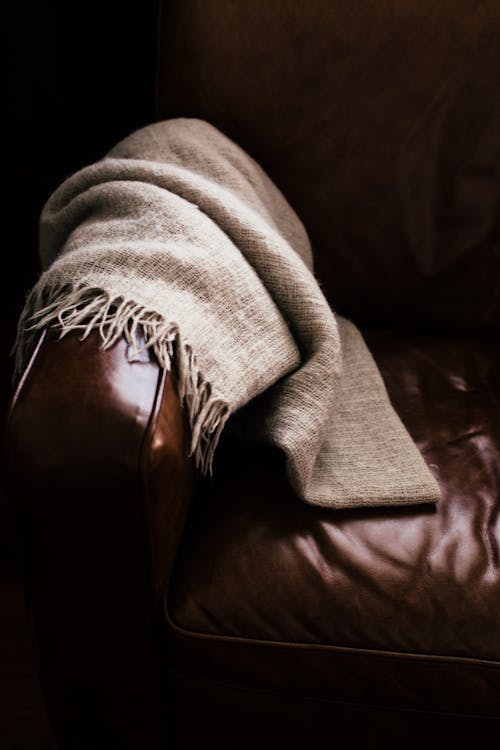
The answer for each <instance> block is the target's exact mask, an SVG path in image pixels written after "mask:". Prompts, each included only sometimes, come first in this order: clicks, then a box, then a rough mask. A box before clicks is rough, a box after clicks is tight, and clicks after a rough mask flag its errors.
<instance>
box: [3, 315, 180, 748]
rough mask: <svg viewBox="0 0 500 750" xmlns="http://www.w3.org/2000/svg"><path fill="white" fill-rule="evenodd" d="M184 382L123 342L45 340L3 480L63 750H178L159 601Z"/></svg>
mask: <svg viewBox="0 0 500 750" xmlns="http://www.w3.org/2000/svg"><path fill="white" fill-rule="evenodd" d="M187 438H188V429H187V425H186V421H185V417H184V413H183V410H182V408H181V405H180V402H179V398H178V394H177V389H176V385H175V379H174V376H173V375H171V374H170V373H165V371H163V370H161V368H159V367H158V365H157V363H156V362H155V360H154V359H153V358H152V356H151V355H150V354H149V352H147V351H145V352H143V353H142V354H141V355H140V360H139V361H133V362H130V361H129V360H128V358H127V343H126V342H125V340H121V341H119V342H118V343H117V344H116V345H115V346H114V347H113V348H112V349H110V350H108V351H105V352H103V351H101V350H100V348H99V341H98V334H97V333H92V334H91V335H90V336H89V337H88V338H87V339H85V340H84V341H80V340H78V337H77V336H76V335H74V334H71V335H68V336H66V337H65V338H63V339H62V340H58V336H57V334H56V333H55V332H54V331H53V330H52V329H49V330H48V331H45V332H44V334H43V335H42V337H41V339H40V341H39V343H38V346H37V349H36V351H35V353H34V355H33V356H32V358H31V362H30V364H29V365H28V367H27V369H26V371H25V373H24V374H23V376H22V378H21V381H20V384H19V386H18V388H17V391H16V394H15V396H14V399H13V403H12V408H11V412H10V416H9V421H8V426H7V443H6V469H7V471H6V478H7V487H8V493H9V496H10V497H11V499H12V502H13V506H14V510H15V514H16V516H17V519H18V528H19V529H20V537H21V543H22V546H23V549H24V560H25V571H26V583H27V594H28V604H29V610H30V612H31V613H32V620H33V626H34V630H35V642H36V644H37V653H38V660H39V670H40V674H41V677H42V680H43V683H44V684H43V688H44V693H45V696H46V701H47V707H48V712H49V717H50V719H51V722H52V725H53V727H54V731H55V734H56V736H57V737H58V739H59V740H60V742H61V746H62V747H63V748H71V749H73V748H75V749H76V748H78V749H80V748H87V747H88V748H90V747H92V748H101V747H103V748H104V747H106V748H107V749H108V750H109V748H114V747H117V748H118V747H119V748H137V747H147V748H148V749H153V748H157V747H158V748H160V747H161V748H162V750H165V748H166V747H169V746H170V745H169V743H168V739H167V736H168V731H167V730H166V725H167V724H168V717H166V716H165V706H166V691H167V690H168V687H167V686H165V685H164V684H163V683H162V678H161V674H162V671H163V672H164V671H165V670H164V665H163V664H162V658H163V654H162V653H161V638H160V629H159V612H160V599H161V596H162V592H163V591H164V588H165V584H166V582H167V579H168V576H169V573H170V569H171V566H172V563H173V559H174V556H175V553H176V549H177V546H178V543H179V540H180V537H181V534H182V529H183V525H184V521H185V518H186V514H187V511H188V508H189V503H190V499H191V497H192V495H193V492H194V484H195V472H194V468H193V464H192V460H191V459H190V458H189V456H188V441H187Z"/></svg>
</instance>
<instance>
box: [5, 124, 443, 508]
mask: <svg viewBox="0 0 500 750" xmlns="http://www.w3.org/2000/svg"><path fill="white" fill-rule="evenodd" d="M40 255H41V260H42V268H43V269H44V271H43V273H42V275H41V277H40V279H39V281H38V283H37V284H36V286H35V287H34V289H33V290H32V291H31V293H30V295H29V297H28V300H27V303H26V306H25V309H24V312H23V315H22V316H21V319H20V322H19V332H18V341H17V368H18V369H21V368H22V367H23V365H24V363H25V362H26V359H27V357H28V355H29V353H30V352H31V350H32V348H33V345H34V340H35V337H36V335H37V331H38V330H39V329H41V328H44V327H46V326H47V325H55V326H58V327H59V328H60V330H61V336H63V335H65V334H66V333H68V332H69V331H80V332H81V337H82V338H85V337H86V336H87V335H88V334H89V333H90V332H91V331H92V330H94V329H98V330H99V331H100V336H101V339H102V347H103V348H107V347H111V346H113V344H114V343H115V342H116V341H117V340H118V338H120V337H121V336H125V337H126V339H127V340H128V342H129V343H130V345H131V346H130V350H131V352H132V354H131V356H132V358H133V357H135V356H136V355H137V353H138V352H139V351H140V350H141V349H143V348H151V349H153V350H154V352H155V354H156V357H157V359H158V361H159V363H160V365H161V366H162V367H165V368H170V366H171V365H174V367H175V368H176V373H177V377H178V382H179V390H180V397H181V399H182V402H183V404H184V407H185V408H186V410H187V414H188V417H189V424H190V427H191V451H192V454H193V455H194V458H195V461H196V464H197V466H198V467H199V469H200V471H201V472H203V473H206V472H209V471H211V467H212V462H213V456H214V451H215V448H216V445H217V442H218V440H219V438H220V435H221V432H222V431H223V429H224V425H225V424H226V422H227V421H228V419H229V425H228V427H229V432H228V434H229V435H230V434H231V428H230V425H232V424H238V420H239V427H238V430H239V432H240V435H242V434H244V435H245V439H250V440H257V441H266V442H267V443H270V444H272V445H274V446H276V447H278V448H279V449H281V450H282V451H284V453H285V456H286V462H285V463H286V472H287V477H288V480H289V482H290V484H291V486H292V487H293V489H294V490H295V492H296V494H297V495H298V496H299V497H300V498H302V499H303V500H304V501H306V502H308V503H311V504H313V505H321V506H329V507H333V508H340V507H343V508H344V507H358V506H377V505H398V504H415V503H425V502H436V501H437V500H438V499H439V496H440V493H439V486H438V484H437V482H436V479H435V478H434V476H433V475H432V473H431V471H430V469H429V467H428V466H427V464H426V463H425V461H424V459H423V457H422V455H421V454H420V452H419V450H418V448H417V446H416V445H415V444H414V442H413V440H412V439H411V437H410V435H409V434H408V432H407V431H406V429H405V427H404V426H403V424H402V422H401V420H400V419H399V417H398V415H397V414H396V412H395V411H394V409H393V407H392V405H391V403H390V400H389V397H388V394H387V391H386V389H385V385H384V382H383V380H382V377H381V375H380V373H379V371H378V368H377V366H376V364H375V362H374V360H373V358H372V356H371V354H370V352H369V350H368V348H367V346H366V344H365V342H364V340H363V338H362V335H361V333H360V332H359V330H358V329H357V327H356V326H355V325H354V323H353V322H352V321H350V320H348V319H347V318H345V317H342V316H340V315H335V314H334V312H333V311H332V310H331V308H330V307H329V305H328V303H327V301H326V299H325V297H324V295H323V293H322V291H321V288H320V286H319V284H318V282H317V280H316V279H315V276H314V273H313V265H312V264H313V259H312V253H311V246H310V242H309V239H308V236H307V234H306V231H305V228H304V226H303V225H302V223H301V221H300V220H299V218H298V217H297V215H296V214H295V213H294V211H293V210H292V208H291V207H290V206H289V205H288V203H287V201H286V200H285V198H284V196H283V195H282V194H281V192H280V191H279V190H278V188H277V187H276V186H275V185H274V184H273V183H272V182H271V180H270V179H269V178H268V177H267V175H266V174H265V173H264V171H263V170H262V169H261V167H260V166H259V165H258V164H257V163H256V162H255V161H254V160H253V159H252V158H251V157H250V156H249V155H248V154H246V153H245V152H244V151H243V150H242V149H241V148H240V147H239V146H237V145H236V144H235V143H234V142H232V141H231V140H230V139H228V138H227V137H226V136H225V135H224V134H222V133H221V132H220V131H218V130H217V129H216V128H215V127H213V126H212V125H210V124H209V123H207V122H204V121H201V120H197V119H191V118H179V119H172V120H166V121H163V122H157V123H155V124H153V125H149V126H147V127H144V128H142V129H140V130H137V131H136V132H134V133H132V134H131V135H130V136H128V137H127V138H125V139H124V140H122V141H121V142H120V143H118V144H117V145H116V146H115V147H114V148H113V149H112V150H111V151H110V152H109V153H108V154H107V155H106V156H105V157H104V158H103V159H101V160H100V161H98V162H96V163H95V164H92V165H90V166H87V167H85V168H83V169H81V170H80V171H78V172H77V173H76V174H74V175H72V176H71V177H69V178H68V179H67V180H66V181H65V182H64V183H63V184H62V185H61V186H60V187H59V188H58V189H57V190H56V191H55V192H54V193H53V195H52V196H51V197H50V198H49V200H48V201H47V203H46V205H45V206H44V208H43V211H42V215H41V219H40ZM257 396H260V398H258V399H257V398H256V397H257ZM254 403H255V404H258V407H257V406H256V408H255V410H253V409H252V405H253V404H254ZM244 406H245V407H246V408H245V409H244V410H242V407H244ZM234 415H236V417H234ZM241 415H244V417H245V419H244V420H243V422H242V419H241ZM231 417H233V419H232V420H231Z"/></svg>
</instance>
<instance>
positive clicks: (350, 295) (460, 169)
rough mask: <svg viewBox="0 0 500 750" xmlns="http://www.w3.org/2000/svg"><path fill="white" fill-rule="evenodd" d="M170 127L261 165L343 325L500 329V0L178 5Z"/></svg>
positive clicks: (166, 56) (164, 22)
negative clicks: (222, 136)
mask: <svg viewBox="0 0 500 750" xmlns="http://www.w3.org/2000/svg"><path fill="white" fill-rule="evenodd" d="M157 115H158V118H160V119H163V118H169V117H177V116H187V117H200V118H202V119H206V120H208V121H210V122H212V123H213V124H214V125H216V126H217V127H219V128H220V129H221V130H222V131H223V132H225V133H226V134H227V135H228V136H230V137H231V138H233V139H234V140H235V141H237V142H238V143H239V144H240V145H241V146H242V147H243V148H245V149H246V150H247V151H248V152H249V153H250V154H251V155H252V156H254V158H256V159H257V160H258V161H259V162H260V163H261V164H262V166H263V167H264V169H265V170H266V171H267V172H268V173H269V175H270V176H271V177H272V179H273V180H274V181H275V182H276V184H277V185H278V186H279V187H280V188H281V190H282V191H283V192H284V194H285V196H286V197H287V198H288V200H289V201H290V203H291V204H292V206H293V207H294V208H295V210H296V211H297V213H298V214H299V216H300V217H301V219H302V220H303V222H304V224H305V226H306V228H307V230H308V232H309V235H310V237H311V241H312V244H313V251H314V254H315V259H316V261H315V262H316V267H315V270H316V274H317V276H318V278H319V280H320V283H321V285H322V287H323V290H324V292H325V294H326V295H327V297H328V299H329V301H330V303H331V305H332V306H333V308H334V309H335V310H337V311H338V312H339V313H342V314H344V315H346V316H348V317H351V318H352V319H353V320H354V321H355V322H357V323H358V324H360V325H365V326H387V325H389V326H393V327H411V328H421V329H427V330H429V329H436V330H452V331H453V330H457V331H475V330H483V331H491V330H499V329H500V3H499V2H495V1H494V0H484V2H481V3H478V2H474V0H441V2H435V0H405V2H400V0H242V1H241V2H240V1H239V0H164V2H163V4H162V10H161V14H160V18H159V55H158V75H157Z"/></svg>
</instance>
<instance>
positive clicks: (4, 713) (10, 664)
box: [0, 0, 157, 750]
mask: <svg viewBox="0 0 500 750" xmlns="http://www.w3.org/2000/svg"><path fill="white" fill-rule="evenodd" d="M12 5H13V6H15V7H12V8H11V9H10V11H9V12H8V16H7V13H6V12H4V14H3V19H2V20H3V21H4V26H3V31H4V46H5V47H6V50H7V59H6V64H5V67H4V70H5V71H6V73H7V75H6V79H5V82H4V88H3V101H4V113H5V114H4V121H6V124H7V138H6V141H5V148H4V152H3V155H4V159H3V166H4V178H5V181H4V196H5V197H4V214H3V216H4V227H6V228H7V231H6V232H5V233H4V237H3V242H2V249H3V255H2V273H1V274H0V279H1V288H0V300H1V301H0V388H1V391H0V406H1V411H2V423H3V422H4V415H5V411H6V407H7V405H8V402H9V399H10V397H11V391H12V386H11V373H12V361H11V358H10V357H9V350H10V349H11V347H12V344H13V342H14V338H15V328H16V322H17V318H18V316H19V314H20V312H21V309H22V306H23V302H24V298H25V296H26V294H27V292H28V291H29V289H30V287H31V286H32V285H33V283H34V282H35V281H36V279H37V278H38V275H39V272H40V271H39V265H38V257H37V249H38V248H37V245H38V220H39V215H40V211H41V209H42V206H43V204H44V202H45V201H46V200H47V198H48V197H49V195H50V193H51V192H52V191H53V190H54V189H55V188H56V187H57V185H58V184H59V183H60V182H62V180H63V179H64V178H65V177H66V176H68V175H69V174H71V173H73V172H74V171H76V170H77V169H79V168H80V167H83V166H85V165H86V164H89V163H91V162H93V161H95V160H96V159H98V158H100V157H101V156H102V155H103V154H104V153H105V152H106V151H107V150H108V149H109V148H111V146H113V145H114V143H115V142H116V141H117V140H118V139H120V138H122V137H123V136H125V135H126V134H127V133H129V132H130V131H132V130H133V129H135V128H137V127H140V126H142V125H145V124H147V123H148V122H151V121H152V120H154V119H155V116H154V78H155V43H156V40H155V19H156V13H157V7H156V5H157V4H156V1H155V0H140V2H139V1H136V2H135V3H125V2H123V3H118V2H106V1H101V2H96V0H87V2H85V3H77V2H75V3H68V2H66V3H59V2H43V0H42V2H40V1H39V0H38V2H35V1H34V0H26V1H25V2H23V3H15V4H12ZM40 439H43V436H40ZM20 560H21V555H20V544H19V542H18V540H17V535H16V530H15V524H14V522H13V517H12V512H11V510H10V508H9V506H8V504H7V503H6V500H5V495H4V493H2V490H1V475H0V747H1V748H2V750H45V749H46V750H48V749H49V748H50V750H52V748H53V747H54V745H53V742H52V740H51V734H50V730H49V727H48V723H47V719H46V717H45V714H44V709H43V702H42V698H41V691H40V686H39V684H38V679H37V675H36V669H35V661H36V657H35V652H34V646H33V642H32V638H31V631H30V626H29V622H28V619H27V615H26V609H25V604H24V595H23V585H22V567H21V562H20Z"/></svg>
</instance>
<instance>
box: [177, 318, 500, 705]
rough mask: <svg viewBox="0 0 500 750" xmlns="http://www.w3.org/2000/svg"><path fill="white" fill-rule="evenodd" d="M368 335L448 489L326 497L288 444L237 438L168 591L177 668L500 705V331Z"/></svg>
mask: <svg viewBox="0 0 500 750" xmlns="http://www.w3.org/2000/svg"><path fill="white" fill-rule="evenodd" d="M364 335H365V339H366V341H367V343H368V346H369V347H370V349H371V351H372V352H373V355H374V357H375V359H376V361H377V364H378V366H379V368H380V370H381V372H382V375H383V377H384V381H385V383H386V386H387V389H388V392H389V395H390V398H391V400H392V403H393V404H394V406H395V408H396V410H397V412H398V413H399V414H400V416H401V418H402V420H403V422H404V423H405V425H406V427H407V428H408V430H409V432H410V434H411V435H412V437H413V438H414V439H415V441H416V443H417V444H418V446H419V448H420V449H421V451H422V453H423V455H424V457H425V458H426V460H427V461H428V462H429V464H430V466H431V468H432V471H433V472H434V473H435V476H436V477H437V478H438V480H439V482H440V484H441V487H442V493H443V497H442V501H441V502H440V503H439V505H437V506H434V505H430V504H429V505H415V506H405V507H378V508H374V509H366V508H365V509H346V510H332V509H323V508H319V507H313V506H309V505H307V504H305V503H304V502H303V501H301V500H299V499H298V498H296V497H294V495H293V494H292V493H291V492H290V490H288V489H287V486H286V484H285V482H284V481H283V462H282V459H281V457H280V456H279V455H278V454H277V453H275V452H274V451H272V450H269V449H263V448H261V447H260V448H258V447H252V448H248V446H242V445H240V446H235V444H234V443H230V441H229V440H226V441H223V442H222V443H221V445H220V447H219V455H218V457H217V462H216V464H215V467H214V478H213V479H212V480H204V481H203V482H202V484H201V486H200V491H199V493H198V495H197V497H196V499H195V501H194V505H193V507H192V510H191V513H190V517H189V521H188V528H187V530H186V533H185V535H184V538H183V542H182V545H181V548H180V550H179V554H178V557H177V560H176V564H175V567H174V572H173V575H172V578H171V581H170V585H169V589H168V592H167V595H166V599H165V612H166V633H167V644H168V649H169V657H168V658H169V669H170V674H171V679H173V680H175V679H185V680H186V679H187V680H188V681H189V680H191V681H193V680H194V681H195V683H196V681H197V680H205V681H207V680H208V681H209V683H210V681H211V680H212V681H214V684H215V682H217V684H218V685H219V686H220V685H221V684H222V685H225V686H226V687H227V686H233V687H234V686H239V687H240V688H241V689H243V688H244V689H250V690H265V691H274V692H275V693H276V694H278V693H279V694H280V695H283V694H284V695H291V696H295V697H296V696H299V695H300V696H302V697H304V696H305V697H306V698H307V699H308V700H313V701H314V700H319V701H324V700H328V701H343V702H346V703H354V704H365V705H371V706H374V705H375V706H384V707H386V708H387V707H392V708H396V709H401V710H410V709H411V710H417V711H424V712H452V713H456V714H460V715H462V716H464V715H468V716H472V715H478V716H488V717H500V559H499V547H500V517H499V515H500V514H499V510H500V354H499V346H498V341H497V340H495V339H494V338H493V337H489V338H488V337H484V338H478V337H464V336H452V337H441V336H440V337H430V336H429V335H424V334H415V333H412V334H411V335H410V334H405V333H403V332H396V331H380V330H377V331H364ZM175 675H177V677H174V676H175ZM195 683H192V684H195Z"/></svg>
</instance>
